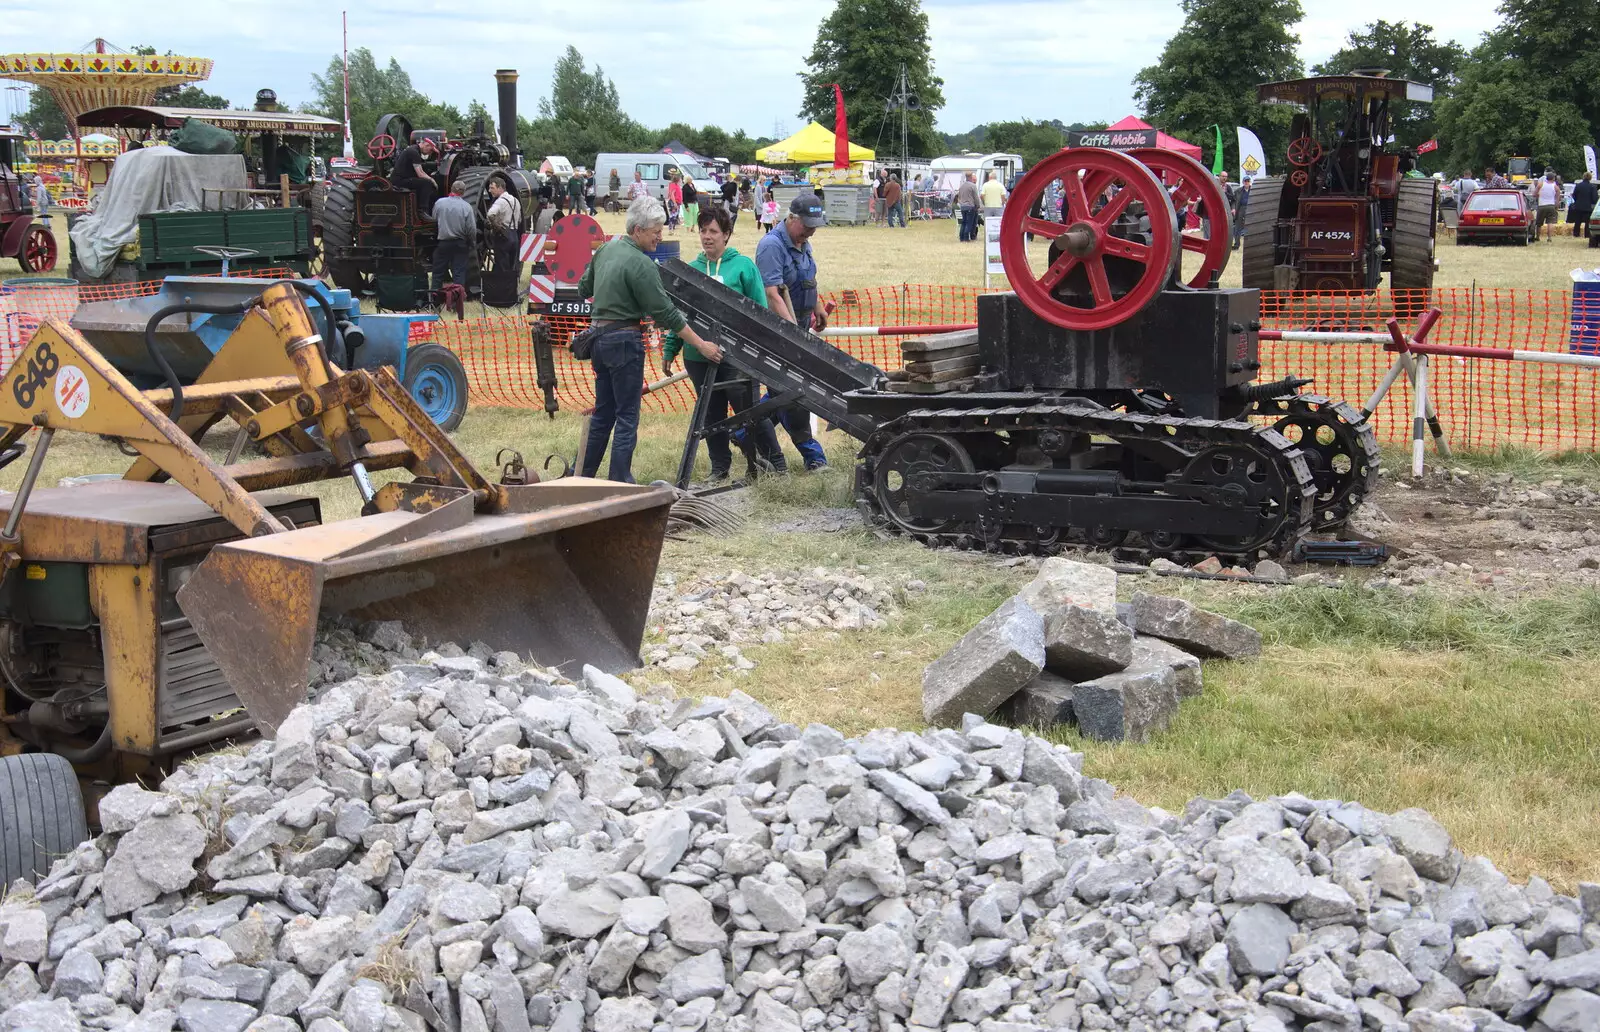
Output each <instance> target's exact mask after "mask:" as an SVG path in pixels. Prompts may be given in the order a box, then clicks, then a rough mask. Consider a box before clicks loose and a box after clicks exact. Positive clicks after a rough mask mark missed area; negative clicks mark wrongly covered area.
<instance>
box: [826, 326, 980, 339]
mask: <svg viewBox="0 0 1600 1032" xmlns="http://www.w3.org/2000/svg"><path fill="white" fill-rule="evenodd" d="M977 328H978V324H977V323H949V324H946V325H929V326H829V327H828V328H827V329H825V330H823V331H822V336H824V337H921V336H930V335H932V334H935V333H955V332H957V331H959V330H975V329H977Z"/></svg>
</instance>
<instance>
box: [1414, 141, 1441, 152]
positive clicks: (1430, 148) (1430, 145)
mask: <svg viewBox="0 0 1600 1032" xmlns="http://www.w3.org/2000/svg"><path fill="white" fill-rule="evenodd" d="M1438 149H1439V141H1438V140H1429V141H1428V142H1427V143H1419V144H1417V153H1418V154H1432V153H1433V152H1434V151H1436V150H1438Z"/></svg>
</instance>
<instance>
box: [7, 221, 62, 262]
mask: <svg viewBox="0 0 1600 1032" xmlns="http://www.w3.org/2000/svg"><path fill="white" fill-rule="evenodd" d="M59 253H60V252H59V251H58V250H57V248H56V237H55V234H54V233H52V232H50V230H48V229H46V228H45V227H44V226H34V227H32V228H30V229H29V230H28V232H27V233H25V234H23V237H22V250H21V252H20V253H19V254H18V255H17V262H18V264H20V265H21V266H22V268H23V271H25V272H49V271H50V270H51V269H54V268H55V267H56V258H57V257H58V256H59Z"/></svg>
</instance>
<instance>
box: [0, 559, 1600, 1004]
mask: <svg viewBox="0 0 1600 1032" xmlns="http://www.w3.org/2000/svg"><path fill="white" fill-rule="evenodd" d="M742 591H743V589H742V588H741V592H742ZM741 597H746V598H748V595H742V596H741ZM341 635H342V637H337V638H335V639H333V640H331V641H330V642H328V643H325V645H326V648H325V650H319V653H318V657H319V658H318V659H317V662H318V663H320V664H323V666H324V670H325V673H326V674H328V675H338V677H339V679H338V680H335V681H332V682H331V683H327V684H326V686H325V687H323V688H322V689H321V691H320V694H319V695H318V696H317V697H316V698H315V700H314V701H312V702H309V703H307V704H306V705H303V706H301V707H300V708H298V709H297V710H295V711H294V713H293V714H292V715H291V716H290V717H289V718H288V719H287V720H286V721H285V722H284V724H283V725H282V727H281V728H280V730H279V733H278V736H277V738H276V740H274V741H268V742H261V743H259V744H256V745H255V746H253V747H252V748H250V749H248V750H247V751H244V752H242V753H230V754H218V755H214V756H210V757H207V758H205V759H203V760H200V761H198V762H195V763H192V764H190V765H188V766H185V767H184V768H182V769H181V770H179V771H177V772H176V773H174V774H173V775H172V776H171V777H169V778H168V779H167V780H166V782H165V783H164V784H163V785H161V786H160V788H159V790H157V791H150V790H146V789H144V788H140V787H138V786H133V785H124V786H121V787H118V788H117V789H115V790H113V791H112V792H111V793H110V794H109V795H108V796H106V797H105V799H104V801H103V802H102V803H101V806H100V820H101V823H102V826H103V832H102V834H101V835H100V836H99V837H98V838H95V839H93V840H91V841H90V842H87V843H84V844H83V845H82V846H80V847H79V848H78V849H77V850H75V851H74V852H73V853H71V854H70V855H68V856H65V857H63V858H61V859H60V860H59V861H58V862H57V863H56V865H55V867H54V868H53V870H52V871H51V872H50V874H49V875H48V876H47V877H45V878H43V879H41V880H40V882H39V884H38V885H37V886H27V885H17V886H13V887H12V891H11V892H10V893H9V894H8V895H7V897H6V899H5V901H4V903H3V904H0V961H3V965H4V974H3V976H0V1032H12V1030H22V1029H27V1030H30V1032H67V1030H78V1029H119V1030H124V1032H156V1030H160V1032H165V1030H170V1029H173V1028H181V1029H183V1030H185V1032H201V1030H204V1032H243V1030H246V1029H251V1030H256V1032H292V1030H305V1032H341V1030H343V1032H424V1030H429V1029H432V1030H440V1032H445V1030H448V1032H490V1030H496V1032H532V1030H536V1029H537V1030H548V1032H583V1030H588V1029H593V1030H595V1032H700V1030H702V1029H703V1030H707V1032H796V1030H807V1032H811V1030H819V1029H849V1030H853V1032H870V1030H882V1032H915V1030H926V1029H945V1030H949V1032H1045V1030H1057V1029H1119V1030H1134V1032H1137V1030H1156V1029H1174V1030H1184V1032H1279V1030H1289V1029H1296V1030H1305V1032H1355V1030H1358V1029H1362V1028H1369V1029H1375V1030H1380V1032H1382V1030H1401V1029H1406V1030H1409V1032H1501V1030H1506V1029H1511V1028H1538V1029H1542V1030H1549V1032H1581V1030H1593V1029H1595V1028H1597V1027H1600V995H1597V994H1596V990H1597V989H1600V886H1591V885H1585V886H1583V887H1582V891H1581V896H1580V898H1576V899H1575V898H1572V897H1568V896H1563V895H1559V894H1557V893H1555V892H1553V891H1552V890H1551V888H1550V886H1549V885H1547V884H1546V883H1544V882H1543V881H1542V880H1540V879H1537V878H1534V879H1532V880H1530V881H1529V882H1528V883H1527V884H1526V885H1515V884H1512V883H1511V882H1509V881H1508V880H1507V879H1506V878H1505V877H1504V876H1503V875H1501V874H1500V873H1499V872H1498V871H1497V870H1496V869H1495V868H1494V866H1493V865H1492V864H1490V863H1489V862H1488V861H1487V860H1485V859H1483V858H1481V857H1466V856H1463V855H1462V854H1461V852H1460V851H1459V850H1457V849H1456V848H1455V846H1454V844H1453V843H1452V841H1451V838H1450V835H1449V834H1448V832H1447V831H1446V830H1445V829H1444V828H1442V827H1440V826H1439V825H1438V824H1437V823H1436V822H1435V821H1434V820H1433V819H1432V818H1431V817H1429V816H1428V815H1427V814H1426V813H1425V812H1422V811H1419V810H1408V811H1404V812H1401V813H1398V814H1393V815H1385V814H1381V813H1377V812H1374V811H1371V810H1368V809H1366V808H1364V807H1362V806H1361V805H1359V804H1357V803H1347V802H1340V801H1335V800H1313V799H1307V798H1304V797H1301V796H1297V795H1291V796H1285V797H1281V798H1274V799H1269V800H1252V799H1250V798H1248V797H1247V796H1244V795H1242V794H1237V793H1236V794H1234V795H1231V796H1229V797H1227V798H1225V799H1216V800H1207V799H1196V800H1195V801H1193V802H1192V803H1191V804H1190V805H1189V806H1188V807H1187V808H1186V809H1185V810H1184V812H1183V813H1168V812H1164V811H1162V810H1160V809H1151V808H1146V807H1143V806H1141V805H1139V804H1138V803H1137V802H1135V801H1134V800H1132V799H1130V798H1127V797H1125V796H1118V795H1117V794H1116V792H1115V791H1114V789H1113V788H1112V786H1111V785H1109V784H1107V783H1106V782H1104V781H1101V780H1097V779H1094V778H1091V777H1086V776H1085V775H1084V774H1083V772H1082V757H1081V755H1079V754H1075V753H1072V752H1070V751H1069V750H1068V749H1066V748H1065V747H1062V746H1058V745H1053V744H1051V743H1050V742H1048V741H1045V740H1044V739H1041V738H1037V737H1033V736H1031V735H1028V734H1025V733H1022V732H1019V731H1016V730H1013V729H1010V728H1007V727H1002V726H998V725H995V724H991V723H987V722H985V721H984V720H982V719H981V718H977V717H968V718H966V719H965V720H963V721H961V722H960V726H959V727H958V728H943V729H935V730H929V731H926V732H923V733H921V734H913V733H909V732H903V731H896V730H891V729H880V730H875V731H872V732H870V733H868V734H866V735H864V736H862V737H860V738H854V739H847V738H845V737H844V736H843V735H841V734H839V733H838V732H836V731H834V730H832V729H830V728H828V727H824V726H822V725H811V726H809V727H805V728H800V727H796V726H794V725H790V724H785V723H782V722H781V721H779V720H778V719H777V718H776V717H775V716H774V715H773V714H772V713H771V712H769V711H768V710H766V709H765V708H764V707H763V706H761V704H760V703H758V702H757V701H756V700H754V699H752V698H751V697H750V696H748V695H745V694H743V693H739V692H734V693H732V694H731V695H730V696H729V697H727V698H706V699H703V700H700V701H693V700H679V699H667V698H657V697H641V696H640V695H639V694H637V693H636V692H635V690H634V689H633V688H632V687H630V686H629V685H628V684H627V683H625V682H624V681H622V680H620V679H618V678H616V677H612V676H609V675H606V674H603V673H601V672H599V671H597V670H593V669H587V670H585V671H584V675H583V678H582V680H581V682H579V683H570V682H568V681H566V680H565V679H563V678H561V677H560V676H559V675H557V674H555V673H553V672H551V671H546V670H541V669H538V668H536V667H527V666H524V665H523V664H522V663H521V662H519V661H518V660H517V658H516V657H515V656H511V655H509V654H504V653H502V654H499V655H495V654H492V653H490V652H489V651H488V650H487V649H484V648H482V647H474V648H472V649H468V650H465V651H463V650H460V649H448V650H446V649H439V650H433V651H426V652H423V651H421V650H419V649H418V648H417V647H415V646H414V645H413V644H412V643H411V642H410V641H409V640H407V639H406V638H405V636H404V634H403V632H402V631H401V630H400V629H399V628H398V627H396V626H394V625H390V624H377V625H371V626H368V627H365V628H362V629H361V633H360V635H359V637H358V636H357V635H355V634H352V633H350V632H348V631H345V632H341ZM352 657H354V658H352ZM341 663H343V664H347V665H348V667H349V669H346V668H345V667H344V666H341V665H340V664H341ZM357 667H362V668H365V670H366V672H361V671H360V670H357V669H356V668H357ZM324 680H325V681H326V680H327V678H326V677H325V678H324Z"/></svg>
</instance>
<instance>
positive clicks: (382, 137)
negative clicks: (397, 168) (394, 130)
mask: <svg viewBox="0 0 1600 1032" xmlns="http://www.w3.org/2000/svg"><path fill="white" fill-rule="evenodd" d="M367 157H369V158H371V159H372V160H373V161H386V160H388V159H389V158H392V157H394V137H393V136H390V135H389V134H388V133H379V134H378V135H377V136H374V137H373V138H372V139H370V140H368V141H367Z"/></svg>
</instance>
